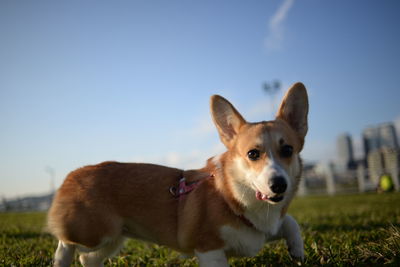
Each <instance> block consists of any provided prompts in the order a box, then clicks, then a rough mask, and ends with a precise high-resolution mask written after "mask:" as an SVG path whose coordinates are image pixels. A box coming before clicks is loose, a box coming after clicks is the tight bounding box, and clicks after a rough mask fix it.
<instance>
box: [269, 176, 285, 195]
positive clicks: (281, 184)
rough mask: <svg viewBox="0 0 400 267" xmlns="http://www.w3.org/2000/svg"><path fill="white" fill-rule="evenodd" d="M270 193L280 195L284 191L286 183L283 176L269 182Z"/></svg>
mask: <svg viewBox="0 0 400 267" xmlns="http://www.w3.org/2000/svg"><path fill="white" fill-rule="evenodd" d="M269 187H270V188H271V191H272V192H273V193H276V194H282V193H284V192H285V191H286V188H287V183H286V180H285V178H284V177H283V176H275V177H273V178H272V179H271V180H270V181H269Z"/></svg>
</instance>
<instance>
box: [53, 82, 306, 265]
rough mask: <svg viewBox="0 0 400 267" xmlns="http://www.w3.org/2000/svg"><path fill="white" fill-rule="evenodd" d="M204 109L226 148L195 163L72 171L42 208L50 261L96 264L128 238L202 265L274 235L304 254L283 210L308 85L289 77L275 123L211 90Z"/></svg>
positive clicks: (257, 246) (245, 251) (254, 248)
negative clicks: (249, 117) (247, 114)
mask: <svg viewBox="0 0 400 267" xmlns="http://www.w3.org/2000/svg"><path fill="white" fill-rule="evenodd" d="M211 114H212V118H213V121H214V123H215V126H216V128H217V130H218V133H219V136H220V139H221V141H222V143H223V144H224V145H225V146H226V148H227V151H226V152H225V153H223V154H221V155H218V156H215V157H213V158H210V159H209V160H208V161H207V164H206V166H205V167H204V168H202V169H197V170H180V169H175V168H169V167H165V166H160V165H153V164H144V163H119V162H103V163H100V164H98V165H92V166H86V167H83V168H80V169H77V170H75V171H73V172H71V173H70V174H69V175H68V176H67V177H66V179H65V181H64V182H63V184H62V185H61V187H60V188H59V189H58V191H57V193H56V195H55V197H54V200H53V203H52V206H51V208H50V210H49V212H48V228H49V229H50V231H51V233H52V234H53V235H54V236H55V237H56V238H57V239H58V240H59V243H58V247H57V250H56V252H55V256H54V266H69V265H70V264H71V262H72V261H73V258H74V252H75V250H77V251H78V252H79V254H80V256H79V260H80V262H81V263H82V265H83V266H102V265H103V261H104V260H105V259H106V258H109V257H111V256H112V255H114V254H115V253H117V252H118V250H119V249H120V248H121V246H122V243H123V241H124V239H125V238H127V237H128V238H136V239H140V240H144V241H149V242H154V243H157V244H160V245H165V246H168V247H170V248H172V249H175V250H177V251H180V252H182V253H183V254H187V255H195V256H196V257H197V259H198V261H199V265H200V266H202V267H205V266H207V267H210V266H229V265H228V260H227V259H228V258H229V257H231V256H235V257H236V256H248V257H251V256H255V255H256V254H257V253H258V252H259V251H260V250H261V249H262V248H263V246H264V244H265V242H268V241H272V240H277V239H281V238H283V239H285V240H286V244H287V246H288V250H289V253H290V255H291V256H292V257H294V258H297V259H300V260H301V259H303V258H304V248H303V240H302V237H301V234H300V228H299V225H298V224H297V222H296V221H295V219H293V217H291V216H290V215H288V214H287V210H288V206H289V204H290V202H291V200H292V199H293V197H294V195H295V192H296V189H297V187H298V184H299V180H300V176H301V171H302V163H301V159H300V156H299V153H300V151H301V150H302V149H303V145H304V138H305V136H306V133H307V130H308V123H307V116H308V96H307V91H306V88H305V87H304V85H303V84H301V83H296V84H294V85H293V86H292V87H291V88H290V89H289V90H288V91H287V93H286V95H285V97H284V99H283V100H282V102H281V104H280V107H279V110H278V113H277V115H276V118H275V120H272V121H262V122H258V123H249V122H247V121H246V120H245V119H244V118H243V117H242V115H241V114H240V113H239V112H238V111H237V110H236V109H235V107H234V106H233V105H232V104H231V103H229V102H228V101H227V100H226V99H224V98H223V97H221V96H218V95H214V96H212V97H211Z"/></svg>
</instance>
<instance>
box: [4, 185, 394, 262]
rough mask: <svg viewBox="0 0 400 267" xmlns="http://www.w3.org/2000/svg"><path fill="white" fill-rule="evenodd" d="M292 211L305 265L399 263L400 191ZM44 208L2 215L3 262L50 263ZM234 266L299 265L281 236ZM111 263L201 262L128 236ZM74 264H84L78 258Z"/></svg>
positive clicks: (310, 203) (299, 205)
mask: <svg viewBox="0 0 400 267" xmlns="http://www.w3.org/2000/svg"><path fill="white" fill-rule="evenodd" d="M289 212H290V213H291V214H292V215H293V216H294V217H295V218H296V219H297V221H298V222H299V223H300V225H301V228H302V232H303V236H304V240H305V254H306V260H305V261H304V262H303V263H301V265H303V266H319V265H325V266H354V265H357V266H376V265H387V266H400V193H392V194H380V195H378V194H365V195H343V196H334V197H329V196H312V197H302V198H297V199H295V200H294V202H293V203H292V206H291V208H290V210H289ZM45 217H46V215H45V214H44V213H3V214H0V266H48V265H50V264H51V260H52V256H53V253H54V250H55V248H56V245H57V242H56V240H55V239H54V238H53V237H52V236H50V235H49V234H46V233H44V231H43V228H44V222H45ZM230 263H231V265H232V266H277V265H278V266H279V265H297V264H300V263H296V262H294V261H292V260H291V259H290V257H289V255H288V252H287V249H286V247H285V245H284V242H283V241H279V242H276V243H273V244H267V245H265V247H264V249H263V250H262V251H261V252H260V253H259V254H258V255H257V256H256V257H254V258H242V259H231V260H230ZM106 264H107V265H108V266H197V263H196V260H195V259H186V260H185V259H182V258H180V255H179V253H177V252H175V251H172V250H169V249H167V248H165V247H160V246H157V245H152V244H147V243H142V242H139V241H135V240H129V241H127V243H126V246H125V247H124V249H123V250H122V251H121V253H120V254H118V256H115V257H114V258H112V259H111V260H107V261H106ZM74 265H75V266H80V265H79V263H78V261H77V260H75V261H74Z"/></svg>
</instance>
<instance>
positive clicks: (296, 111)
mask: <svg viewBox="0 0 400 267" xmlns="http://www.w3.org/2000/svg"><path fill="white" fill-rule="evenodd" d="M307 116H308V96H307V90H306V87H305V86H304V85H303V84H302V83H295V84H294V85H292V87H291V88H290V89H289V90H288V91H287V93H286V95H285V97H284V98H283V100H282V103H281V105H280V107H279V110H278V114H277V115H276V117H277V118H278V119H282V120H284V121H286V122H287V123H288V124H289V125H290V126H291V127H292V129H293V130H294V131H295V132H296V133H297V135H298V136H299V138H300V150H301V149H302V148H303V145H304V138H305V136H306V134H307V131H308V122H307Z"/></svg>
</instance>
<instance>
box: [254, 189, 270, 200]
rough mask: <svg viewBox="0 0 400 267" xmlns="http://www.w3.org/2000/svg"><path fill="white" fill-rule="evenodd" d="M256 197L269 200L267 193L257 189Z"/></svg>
mask: <svg viewBox="0 0 400 267" xmlns="http://www.w3.org/2000/svg"><path fill="white" fill-rule="evenodd" d="M256 198H257V199H258V200H264V201H265V200H268V197H267V195H264V194H263V193H261V192H260V191H257V192H256Z"/></svg>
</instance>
